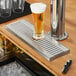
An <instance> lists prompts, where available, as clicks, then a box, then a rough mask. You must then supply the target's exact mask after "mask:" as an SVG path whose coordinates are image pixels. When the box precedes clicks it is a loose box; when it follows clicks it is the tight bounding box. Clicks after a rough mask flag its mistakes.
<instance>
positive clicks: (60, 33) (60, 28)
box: [51, 0, 67, 40]
mask: <svg viewBox="0 0 76 76" xmlns="http://www.w3.org/2000/svg"><path fill="white" fill-rule="evenodd" d="M65 1H66V0H51V36H52V37H54V38H55V39H56V40H63V39H65V38H67V33H66V32H65Z"/></svg>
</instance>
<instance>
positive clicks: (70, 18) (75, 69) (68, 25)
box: [0, 0, 76, 76]
mask: <svg viewBox="0 0 76 76" xmlns="http://www.w3.org/2000/svg"><path fill="white" fill-rule="evenodd" d="M27 1H28V2H29V3H34V2H44V3H45V4H46V5H47V8H46V12H45V14H46V15H45V30H46V32H47V31H49V30H50V23H51V21H50V19H51V18H50V0H27ZM20 19H25V20H27V21H29V22H30V23H32V24H33V20H32V16H31V15H28V16H24V17H21V18H18V19H15V20H12V21H9V22H7V23H3V24H1V25H0V32H1V33H2V34H3V35H4V36H6V37H7V38H8V39H9V40H10V41H11V42H12V43H14V44H15V45H16V46H18V47H19V48H21V49H22V50H23V51H24V52H25V53H27V54H28V55H29V56H31V57H32V58H33V59H34V60H36V61H37V62H38V63H40V64H41V65H42V66H44V67H45V68H46V69H47V70H49V71H50V72H51V73H53V74H55V76H76V0H66V11H65V29H66V32H67V33H68V38H67V39H65V40H63V41H60V43H62V44H64V45H65V46H67V47H68V48H69V49H70V53H69V54H67V55H65V56H62V57H60V58H57V59H55V60H53V61H47V60H46V59H45V58H43V57H42V56H41V55H39V54H38V53H37V52H36V51H35V50H33V49H32V48H31V47H29V46H28V45H27V44H25V43H23V42H22V41H21V40H20V39H18V38H17V37H15V36H14V35H12V34H11V33H9V32H8V31H7V30H6V29H4V26H5V25H6V24H8V23H11V22H14V21H17V20H20ZM68 59H72V61H73V62H72V65H71V67H70V69H69V71H68V72H67V73H66V74H62V73H61V71H62V68H63V65H64V63H65V62H66V61H67V60H68Z"/></svg>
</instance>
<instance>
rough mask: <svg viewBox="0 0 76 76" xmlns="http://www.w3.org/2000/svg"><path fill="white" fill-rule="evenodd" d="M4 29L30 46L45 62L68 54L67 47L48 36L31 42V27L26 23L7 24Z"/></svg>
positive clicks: (22, 21) (23, 21)
mask: <svg viewBox="0 0 76 76" xmlns="http://www.w3.org/2000/svg"><path fill="white" fill-rule="evenodd" d="M5 28H6V29H7V30H8V31H9V32H11V33H12V34H14V35H15V36H17V37H18V38H20V39H21V40H22V41H24V42H25V43H27V44H28V45H30V46H31V47H32V48H34V49H35V50H36V51H37V52H38V53H39V54H41V55H42V56H43V57H45V58H46V59H47V60H53V59H55V58H57V57H60V56H62V55H64V54H67V53H68V52H69V49H68V48H67V47H65V46H63V45H62V44H60V43H59V42H58V41H56V40H54V39H53V38H51V36H50V35H49V34H46V36H45V38H44V39H42V40H33V39H32V32H33V25H32V24H30V23H29V22H28V21H25V20H19V21H16V22H13V23H11V24H8V25H7V26H6V27H5Z"/></svg>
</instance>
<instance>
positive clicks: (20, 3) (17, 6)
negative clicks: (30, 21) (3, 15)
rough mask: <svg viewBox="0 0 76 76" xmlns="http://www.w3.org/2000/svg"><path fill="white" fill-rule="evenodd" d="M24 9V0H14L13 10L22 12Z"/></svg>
mask: <svg viewBox="0 0 76 76" xmlns="http://www.w3.org/2000/svg"><path fill="white" fill-rule="evenodd" d="M23 11H24V0H13V12H14V13H22V12H23Z"/></svg>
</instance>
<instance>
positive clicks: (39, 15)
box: [31, 3, 46, 39]
mask: <svg viewBox="0 0 76 76" xmlns="http://www.w3.org/2000/svg"><path fill="white" fill-rule="evenodd" d="M45 7H46V5H45V4H43V3H33V4H32V5H31V10H32V15H33V21H34V32H33V38H34V39H42V38H44V12H45Z"/></svg>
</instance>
